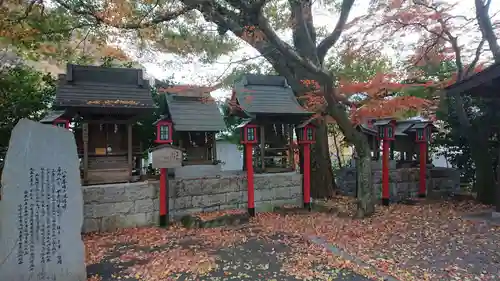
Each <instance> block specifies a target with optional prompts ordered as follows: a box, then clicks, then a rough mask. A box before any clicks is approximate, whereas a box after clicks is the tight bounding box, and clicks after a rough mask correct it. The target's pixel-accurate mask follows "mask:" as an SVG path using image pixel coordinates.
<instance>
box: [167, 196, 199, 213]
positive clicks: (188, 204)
mask: <svg viewBox="0 0 500 281" xmlns="http://www.w3.org/2000/svg"><path fill="white" fill-rule="evenodd" d="M169 202H170V200H169ZM170 206H172V207H171V208H172V209H173V210H177V209H187V208H192V207H193V200H192V196H184V197H178V198H175V199H173V200H172V204H170Z"/></svg>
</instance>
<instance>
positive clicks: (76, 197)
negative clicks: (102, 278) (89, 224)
mask: <svg viewBox="0 0 500 281" xmlns="http://www.w3.org/2000/svg"><path fill="white" fill-rule="evenodd" d="M1 192H2V199H1V201H0V280H9V281H28V280H33V281H48V280H50V281H85V280H86V279H87V276H86V270H85V260H84V259H85V253H84V245H83V242H82V238H81V235H80V230H81V227H82V222H83V198H82V189H81V183H80V173H79V161H78V156H77V150H76V144H75V139H74V136H73V134H72V133H71V132H70V131H68V130H67V129H64V128H59V127H55V126H50V125H44V124H41V123H37V122H33V121H30V120H27V119H22V120H21V121H19V123H17V125H16V127H15V128H14V130H13V131H12V136H11V138H10V142H9V149H8V151H7V156H6V159H5V165H4V169H3V175H2V191H1Z"/></svg>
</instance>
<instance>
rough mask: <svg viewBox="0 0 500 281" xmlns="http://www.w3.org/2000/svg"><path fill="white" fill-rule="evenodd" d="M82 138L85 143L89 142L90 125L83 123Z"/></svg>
mask: <svg viewBox="0 0 500 281" xmlns="http://www.w3.org/2000/svg"><path fill="white" fill-rule="evenodd" d="M82 137H83V141H84V142H88V141H89V124H88V123H83V126H82Z"/></svg>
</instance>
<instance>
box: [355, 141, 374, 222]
mask: <svg viewBox="0 0 500 281" xmlns="http://www.w3.org/2000/svg"><path fill="white" fill-rule="evenodd" d="M366 151H368V153H366ZM369 152H370V150H369V148H368V150H366V148H364V149H358V147H356V153H358V159H356V194H357V197H358V209H357V212H356V218H364V217H367V216H371V215H373V213H375V204H374V200H375V198H374V192H373V184H372V169H371V162H372V159H371V157H370V153H369Z"/></svg>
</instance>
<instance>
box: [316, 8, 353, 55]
mask: <svg viewBox="0 0 500 281" xmlns="http://www.w3.org/2000/svg"><path fill="white" fill-rule="evenodd" d="M353 4H354V0H343V1H342V6H341V10H340V16H339V19H338V21H337V24H336V25H335V28H334V29H333V31H332V33H330V34H329V35H328V36H327V37H326V38H325V39H323V41H321V43H319V45H318V48H317V53H318V58H319V60H320V62H321V63H323V61H324V60H325V56H326V53H327V52H328V50H330V48H331V47H333V45H335V43H337V41H338V40H339V39H340V35H341V34H342V31H343V30H344V28H345V25H346V22H347V18H348V17H349V13H350V12H351V9H352V5H353Z"/></svg>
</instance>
